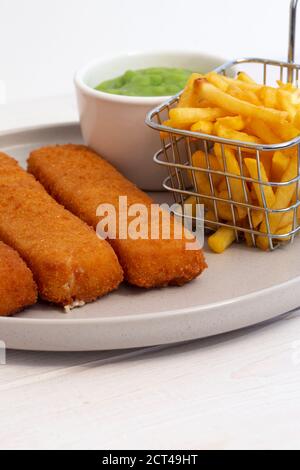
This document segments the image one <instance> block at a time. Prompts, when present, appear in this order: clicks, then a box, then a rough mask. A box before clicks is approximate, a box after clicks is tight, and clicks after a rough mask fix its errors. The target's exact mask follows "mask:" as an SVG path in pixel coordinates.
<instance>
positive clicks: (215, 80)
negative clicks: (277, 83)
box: [202, 72, 262, 92]
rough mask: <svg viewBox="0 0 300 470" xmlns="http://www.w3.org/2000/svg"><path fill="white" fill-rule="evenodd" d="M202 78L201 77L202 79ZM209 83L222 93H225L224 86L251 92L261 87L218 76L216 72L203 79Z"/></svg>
mask: <svg viewBox="0 0 300 470" xmlns="http://www.w3.org/2000/svg"><path fill="white" fill-rule="evenodd" d="M202 78H203V77H202ZM204 78H206V79H207V80H208V81H209V82H210V83H212V84H213V85H215V86H218V85H219V86H218V88H220V89H222V88H224V89H223V91H227V88H226V87H225V84H227V86H230V85H235V86H238V87H239V88H241V89H242V90H251V91H254V92H257V91H258V90H259V89H260V88H261V86H262V85H258V84H257V83H250V82H249V81H248V82H247V81H245V80H239V78H237V79H234V78H230V77H226V76H225V75H219V74H217V73H216V72H210V73H208V74H207V75H205V77H204Z"/></svg>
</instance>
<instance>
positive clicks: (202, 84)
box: [194, 78, 288, 124]
mask: <svg viewBox="0 0 300 470" xmlns="http://www.w3.org/2000/svg"><path fill="white" fill-rule="evenodd" d="M241 83H245V82H241ZM194 86H195V88H196V89H197V91H198V94H199V97H200V99H207V100H208V101H210V102H211V103H212V104H213V105H214V106H217V107H219V108H222V109H224V110H226V111H228V112H229V113H232V114H234V115H241V116H244V117H252V118H257V119H261V120H263V121H265V122H267V123H270V124H281V123H282V122H285V121H286V120H287V118H288V114H287V113H286V112H285V111H277V110H276V109H269V108H264V107H262V106H255V105H254V104H251V103H247V102H245V101H242V100H239V99H237V98H234V97H233V96H230V95H227V94H226V93H224V92H223V91H222V90H219V89H218V88H216V87H215V86H214V85H212V84H211V83H209V82H208V81H207V80H206V79H202V78H200V79H197V80H195V84H194ZM219 117H221V116H219Z"/></svg>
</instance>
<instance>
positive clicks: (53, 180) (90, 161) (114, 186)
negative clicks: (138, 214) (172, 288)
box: [28, 144, 206, 287]
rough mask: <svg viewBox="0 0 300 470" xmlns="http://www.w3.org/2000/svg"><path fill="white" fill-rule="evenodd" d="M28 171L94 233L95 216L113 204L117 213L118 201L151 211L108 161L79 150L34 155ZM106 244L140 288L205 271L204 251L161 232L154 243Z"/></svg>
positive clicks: (183, 279)
mask: <svg viewBox="0 0 300 470" xmlns="http://www.w3.org/2000/svg"><path fill="white" fill-rule="evenodd" d="M28 170H29V171H30V172H31V173H32V174H33V175H34V176H35V177H36V178H37V179H38V180H39V181H40V182H41V183H42V185H43V186H44V187H45V188H46V190H47V191H48V192H49V193H50V194H51V195H52V196H53V197H54V198H55V199H56V200H57V201H58V202H60V203H61V204H63V205H64V206H65V207H66V208H67V209H68V210H70V211H71V212H73V213H74V214H76V215H77V216H78V217H80V218H81V219H82V220H84V221H85V222H86V223H88V224H89V225H91V226H93V227H94V228H96V227H97V224H98V222H99V217H97V215H96V210H97V207H98V206H99V204H102V203H110V204H113V205H114V206H115V208H116V210H117V213H118V207H119V206H118V204H119V196H125V195H126V196H127V198H128V206H130V205H132V204H136V203H142V204H145V205H146V206H147V207H149V208H150V206H151V204H152V203H153V201H152V200H151V198H150V197H149V196H147V195H146V194H145V193H144V192H142V191H141V190H139V189H138V188H137V187H136V186H135V185H134V184H132V183H131V182H130V181H128V180H127V179H126V178H125V177H123V176H122V175H121V174H120V173H119V172H118V171H117V170H116V169H115V168H114V167H112V166H111V165H110V164H109V163H108V162H106V161H105V160H104V159H102V158H101V157H100V156H99V155H97V154H96V153H95V152H93V151H92V150H91V149H89V148H87V147H85V146H82V145H71V144H70V145H58V146H55V147H44V148H41V149H38V150H35V151H33V152H32V153H31V155H30V157H29V160H28ZM118 215H119V214H118ZM172 224H174V221H172ZM160 231H161V230H160ZM171 233H172V232H171ZM109 241H110V243H111V245H112V247H113V248H114V250H115V252H116V254H117V256H118V258H119V261H120V264H121V266H122V268H123V270H124V275H125V279H126V280H127V281H128V282H129V283H131V284H134V285H137V286H140V287H155V286H166V285H170V284H173V285H181V284H184V283H185V282H188V281H190V280H192V279H194V278H195V277H196V276H198V275H199V274H200V273H201V272H202V271H203V270H204V269H205V268H206V263H205V259H204V255H203V252H202V250H200V249H197V250H194V251H189V250H186V240H184V239H181V240H175V239H174V237H173V238H171V239H169V240H166V239H163V238H162V235H161V233H160V236H159V239H157V240H155V239H151V238H149V239H147V240H145V239H137V240H133V239H130V238H129V239H125V240H124V239H120V238H117V239H110V240H109Z"/></svg>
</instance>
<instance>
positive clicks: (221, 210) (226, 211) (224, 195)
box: [217, 189, 239, 222]
mask: <svg viewBox="0 0 300 470" xmlns="http://www.w3.org/2000/svg"><path fill="white" fill-rule="evenodd" d="M218 197H219V198H221V199H224V201H226V202H221V201H218V203H217V207H218V214H219V216H220V218H221V219H224V220H226V221H227V222H232V221H233V213H232V212H233V211H234V216H235V219H236V220H239V216H238V214H237V210H236V208H235V207H234V205H233V204H230V203H229V202H227V201H228V200H229V199H230V198H229V193H228V189H225V190H223V191H220V192H219V193H218Z"/></svg>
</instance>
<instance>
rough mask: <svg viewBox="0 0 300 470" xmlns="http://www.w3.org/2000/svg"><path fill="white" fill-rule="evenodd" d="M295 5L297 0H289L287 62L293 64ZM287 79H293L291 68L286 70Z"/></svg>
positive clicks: (290, 80)
mask: <svg viewBox="0 0 300 470" xmlns="http://www.w3.org/2000/svg"><path fill="white" fill-rule="evenodd" d="M297 6H298V0H291V4H290V28H289V51H288V62H289V63H290V64H294V62H295V43H296V20H297ZM288 81H289V82H292V81H293V69H291V68H290V69H289V71H288Z"/></svg>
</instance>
